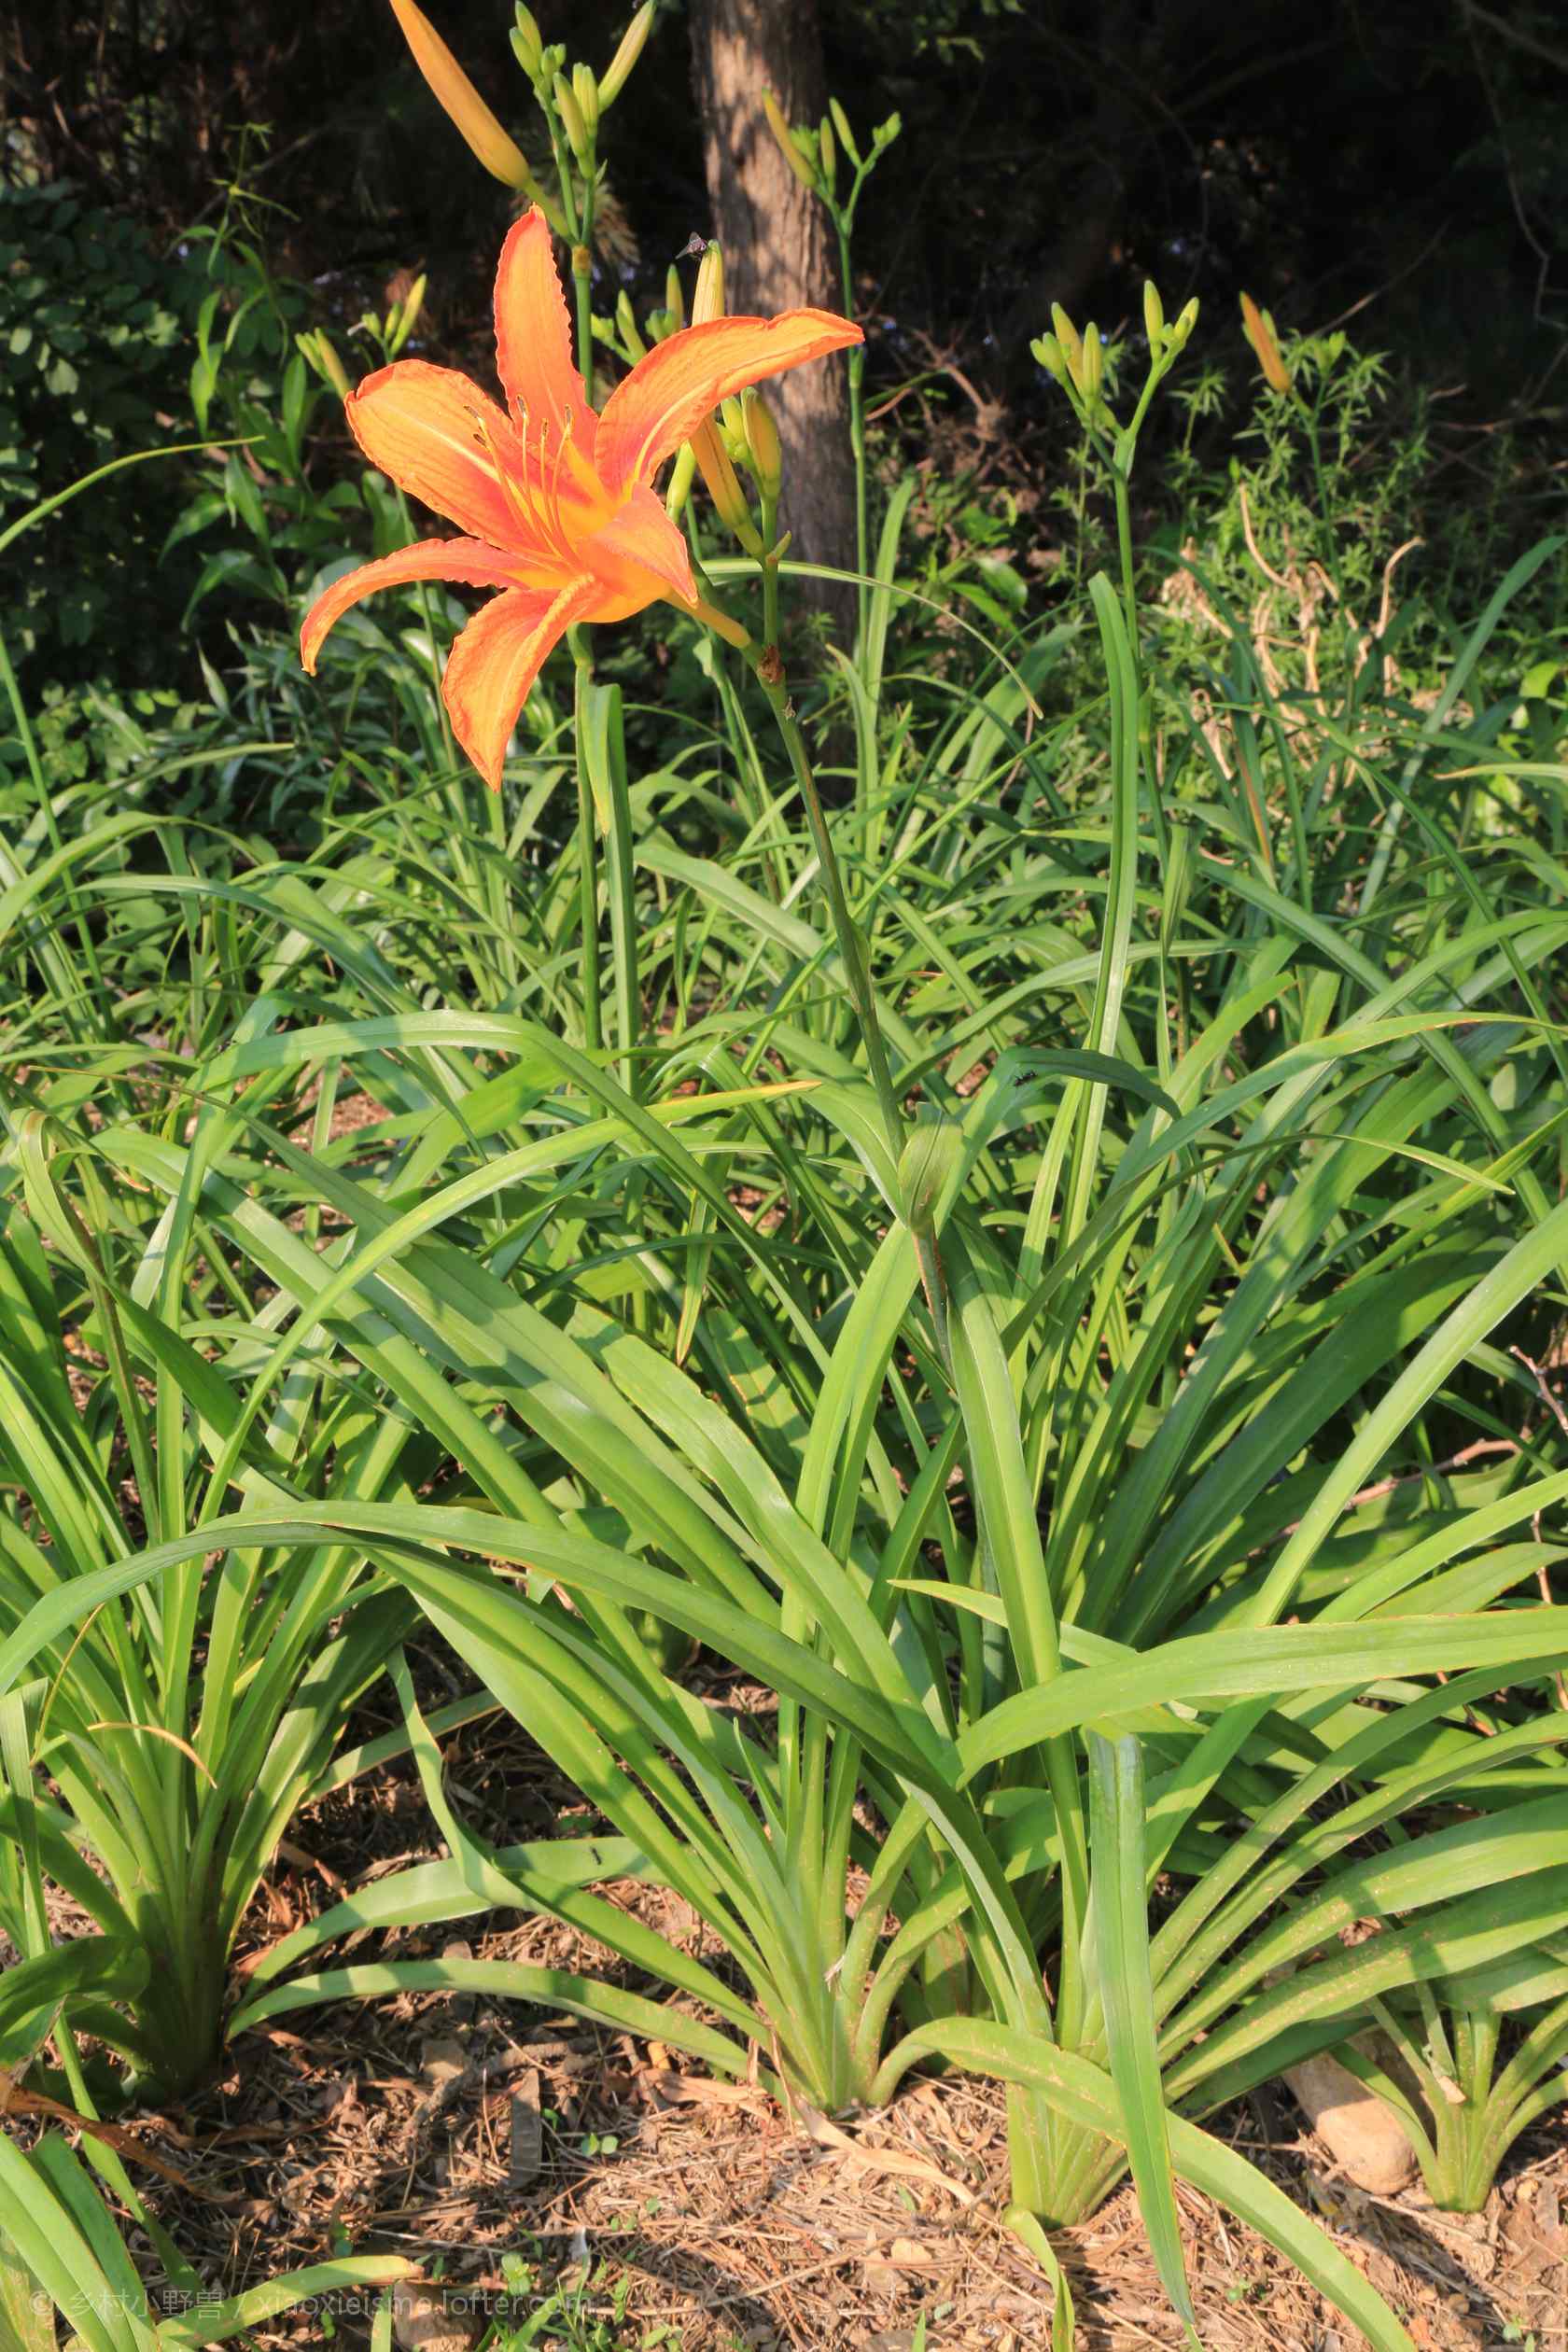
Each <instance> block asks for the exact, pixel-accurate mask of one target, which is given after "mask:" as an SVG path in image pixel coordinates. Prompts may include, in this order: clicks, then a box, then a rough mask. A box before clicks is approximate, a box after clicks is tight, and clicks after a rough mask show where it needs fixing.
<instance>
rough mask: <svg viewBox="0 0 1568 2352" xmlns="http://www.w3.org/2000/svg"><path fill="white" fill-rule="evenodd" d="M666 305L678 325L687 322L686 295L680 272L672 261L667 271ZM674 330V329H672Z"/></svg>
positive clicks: (681, 325)
mask: <svg viewBox="0 0 1568 2352" xmlns="http://www.w3.org/2000/svg"><path fill="white" fill-rule="evenodd" d="M665 308H666V309H667V310H668V312H669V314H670V315H671V317H672V318H673V319H674V320H675V324H676V326H677V327H684V326H685V324H686V295H685V290H684V288H683V287H682V286H681V283H680V272H679V270H678V269H677V268H676V266H675V263H674V262H673V261H672V262H671V263H670V265H669V268H668V269H667V270H666V271H665ZM671 331H672V332H673V329H672V330H671Z"/></svg>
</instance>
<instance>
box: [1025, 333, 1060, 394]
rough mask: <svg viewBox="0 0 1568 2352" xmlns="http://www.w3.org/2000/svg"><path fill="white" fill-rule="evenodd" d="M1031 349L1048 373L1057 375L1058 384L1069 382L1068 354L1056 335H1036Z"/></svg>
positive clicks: (1030, 346)
mask: <svg viewBox="0 0 1568 2352" xmlns="http://www.w3.org/2000/svg"><path fill="white" fill-rule="evenodd" d="M1029 349H1030V351H1032V352H1033V354H1034V356H1035V357H1036V358H1037V359H1038V360H1039V362H1040V364H1041V366H1042V367H1043V369H1044V371H1045V372H1046V374H1047V375H1052V376H1055V378H1056V380H1057V383H1058V384H1066V383H1067V381H1068V373H1067V358H1066V355H1065V354H1064V353H1063V350H1062V347H1061V345H1060V343H1058V342H1057V339H1056V337H1055V335H1036V337H1035V339H1034V341H1033V342H1032V343H1030V345H1029Z"/></svg>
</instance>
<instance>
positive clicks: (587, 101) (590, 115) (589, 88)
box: [571, 65, 599, 139]
mask: <svg viewBox="0 0 1568 2352" xmlns="http://www.w3.org/2000/svg"><path fill="white" fill-rule="evenodd" d="M571 83H572V96H573V97H574V98H575V99H576V100H577V110H578V112H579V114H580V115H581V117H582V122H583V128H584V129H585V130H586V132H587V133H588V136H589V137H590V138H591V139H596V138H597V136H598V134H599V85H598V82H597V80H596V79H595V75H594V69H593V67H592V66H591V65H574V66H573V67H572V76H571Z"/></svg>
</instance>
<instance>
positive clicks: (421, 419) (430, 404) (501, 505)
mask: <svg viewBox="0 0 1568 2352" xmlns="http://www.w3.org/2000/svg"><path fill="white" fill-rule="evenodd" d="M343 413H344V415H345V416H346V417H347V418H348V422H349V427H350V429H351V430H352V432H353V434H354V438H355V440H356V441H357V442H358V444H359V446H360V448H361V449H362V450H363V451H364V453H365V455H366V456H367V457H368V458H369V459H370V461H371V465H372V466H379V467H380V469H381V470H382V472H383V473H385V474H390V476H391V478H392V480H393V481H394V482H395V483H397V484H398V485H399V488H400V489H403V490H409V491H412V492H413V496H414V497H416V498H422V499H423V500H424V502H425V504H426V505H427V507H434V509H435V511H436V512H437V513H438V514H444V515H445V516H446V517H447V520H448V521H449V522H452V523H455V524H456V525H457V528H458V529H459V530H460V531H468V532H469V533H471V534H472V536H473V537H474V538H475V539H488V540H489V541H490V543H491V545H492V546H494V547H515V548H518V549H519V550H520V551H523V552H526V550H527V547H528V544H529V535H528V533H527V529H526V525H525V524H524V523H523V522H521V521H520V520H519V517H518V514H517V511H516V509H515V508H514V506H513V504H512V503H511V500H509V498H508V497H507V495H506V493H505V491H504V490H503V489H502V487H501V484H500V482H499V480H498V478H497V466H501V467H506V468H508V469H513V470H515V471H516V472H517V473H518V474H519V475H523V474H525V471H526V461H525V457H524V454H523V443H522V439H521V437H520V435H519V433H518V431H517V427H515V426H514V425H513V423H512V421H511V417H510V416H508V415H507V414H506V413H505V411H504V410H502V409H500V408H498V407H497V404H496V402H495V401H494V400H493V399H491V398H490V396H489V394H488V393H487V392H482V391H481V390H480V388H479V386H478V385H477V384H471V383H470V382H469V379H468V377H467V376H466V375H459V373H458V372H457V371H456V369H455V368H433V367H431V366H430V364H429V362H428V361H427V360H425V359H399V360H396V361H395V362H394V363H393V365H392V366H391V367H390V368H378V369H377V370H376V372H375V373H374V375H369V376H367V377H366V378H365V381H364V383H363V384H362V385H360V386H359V388H358V390H357V391H356V392H353V393H351V394H350V395H349V397H348V399H346V400H345V401H344V402H343ZM483 437H487V438H488V441H489V447H488V449H487V448H486V446H485V440H484V438H483ZM492 452H494V455H492V454H491V453H492Z"/></svg>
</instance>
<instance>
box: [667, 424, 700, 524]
mask: <svg viewBox="0 0 1568 2352" xmlns="http://www.w3.org/2000/svg"><path fill="white" fill-rule="evenodd" d="M696 473H697V460H696V455H695V453H694V452H693V447H692V444H691V442H690V441H683V442H682V443H681V446H680V447H679V449H678V450H677V451H676V453H675V463H674V465H673V466H672V467H671V468H670V478H669V483H668V486H667V487H666V489H665V513H666V514H667V515H668V516H669V519H670V521H671V522H672V523H678V522H679V520H680V517H681V514H682V513H683V512H684V511H685V506H686V501H687V499H688V498H689V497H691V495H692V484H693V482H694V481H695V480H696Z"/></svg>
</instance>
